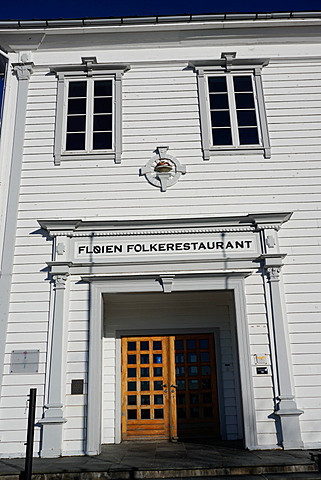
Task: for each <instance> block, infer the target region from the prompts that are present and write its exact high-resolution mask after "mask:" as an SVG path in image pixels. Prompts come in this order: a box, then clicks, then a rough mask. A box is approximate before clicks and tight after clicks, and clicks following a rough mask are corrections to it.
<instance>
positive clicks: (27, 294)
mask: <svg viewBox="0 0 321 480" xmlns="http://www.w3.org/2000/svg"><path fill="white" fill-rule="evenodd" d="M255 48H259V47H254V51H255ZM286 48H287V47H286V46H280V49H281V50H282V51H284V52H285V51H286ZM252 50H253V47H251V52H250V51H249V49H248V47H246V46H245V47H243V53H242V55H244V57H246V56H251V57H252V56H253V55H254V53H255V52H253V51H252ZM189 52H190V53H188V52H187V50H186V51H185V53H184V55H186V56H188V55H191V54H192V53H193V55H194V56H195V58H197V57H198V56H199V55H201V56H202V53H200V52H197V54H196V49H195V48H193V49H191V50H189ZM258 52H259V53H258V55H257V56H261V55H262V54H261V52H260V50H258ZM78 53H79V52H77V53H70V54H68V55H69V56H68V58H70V59H73V61H72V62H71V63H77V62H79V55H78ZM102 54H103V52H102ZM51 55H52V58H54V57H55V56H57V53H56V52H52V54H51ZM166 55H167V53H166V52H165V51H164V52H163V53H162V56H163V57H164V59H165V60H166V58H165V57H166ZM177 55H178V54H177ZM182 55H183V54H182ZM184 55H183V56H184ZM193 55H192V56H191V57H190V58H194V57H193ZM203 55H204V56H205V58H206V55H212V54H209V53H206V52H205V50H204V54H203ZM107 56H108V55H107ZM128 56H129V55H128V53H127V52H126V51H124V50H122V49H120V51H119V61H128ZM254 56H255V55H254ZM50 58H51V57H50V55H49V58H48V62H50V61H51V60H50ZM66 58H67V55H66ZM135 58H136V59H138V60H139V62H146V64H142V63H139V64H137V65H135V62H132V68H131V70H130V71H128V72H126V73H125V74H124V76H123V117H122V126H123V156H122V164H121V165H115V164H114V163H113V161H111V160H107V159H106V160H97V161H96V160H81V159H78V160H73V161H67V160H62V164H61V165H60V166H59V167H56V166H54V163H53V145H54V128H55V115H56V111H55V109H56V93H57V80H56V78H55V76H54V75H48V69H44V70H42V71H41V70H37V69H35V72H34V73H33V74H32V76H31V80H30V86H29V96H28V104H27V118H26V133H25V142H24V158H23V169H22V179H21V190H20V203H19V212H18V230H17V237H16V249H15V263H14V275H13V285H12V293H11V302H12V303H11V307H10V317H9V327H8V345H7V350H6V352H7V353H6V364H5V368H6V372H5V373H6V374H5V376H4V383H3V385H4V387H3V390H2V392H3V395H4V397H3V398H4V400H3V402H2V403H1V407H3V408H4V409H5V411H6V412H8V414H9V417H8V418H11V419H14V421H15V422H17V423H14V425H13V428H11V427H12V426H10V428H11V429H12V430H13V431H14V432H15V431H17V432H18V433H17V435H15V434H13V433H12V434H11V436H10V439H9V440H8V441H9V442H13V443H14V442H18V441H22V440H21V439H22V437H23V435H22V432H24V428H25V427H24V426H22V425H21V423H22V420H24V419H25V413H24V411H23V405H22V403H20V400H21V402H22V401H23V399H24V398H25V395H26V393H25V392H26V391H27V389H26V387H28V386H29V383H30V385H31V386H33V385H37V388H38V389H39V391H38V393H39V392H41V393H40V394H39V403H40V404H43V402H44V397H43V394H44V381H45V379H44V373H45V366H46V357H47V344H46V341H47V339H48V336H49V333H50V332H49V315H48V312H49V310H50V298H51V286H50V283H49V281H48V279H47V272H43V271H42V270H43V269H44V268H45V267H46V265H47V262H48V261H50V260H51V256H52V250H51V248H52V246H51V242H47V241H45V239H44V238H43V237H42V235H41V234H40V233H39V235H37V234H35V232H36V231H37V230H38V229H39V225H38V223H37V222H36V221H35V220H37V219H42V218H86V217H88V218H89V217H91V218H106V219H115V218H117V219H135V218H136V219H140V218H144V219H151V218H162V217H164V211H166V216H167V217H168V218H176V217H194V216H204V217H205V216H226V215H238V214H240V215H244V214H247V213H250V212H272V211H294V212H295V213H294V215H293V217H292V218H291V220H290V221H289V222H288V223H287V224H285V225H284V226H282V229H281V230H280V232H279V238H280V245H281V251H284V252H285V253H287V257H286V258H285V259H284V268H283V269H282V281H283V283H284V294H285V300H286V313H287V318H288V323H289V332H290V333H289V335H290V342H291V355H292V357H291V358H292V362H293V372H294V385H295V393H296V396H297V398H298V406H299V408H303V409H305V410H306V413H305V414H304V415H302V417H301V419H300V421H301V424H302V431H303V435H304V438H305V441H306V442H311V441H315V442H320V441H321V426H320V424H319V422H318V421H317V419H318V418H319V417H320V411H321V404H320V401H319V400H318V398H319V396H321V391H320V383H321V382H320V375H319V371H320V366H321V355H320V353H319V348H320V347H319V345H320V340H321V337H320V335H321V330H320V328H321V327H320V322H319V312H320V310H321V305H320V303H321V296H320V280H321V266H320V265H321V255H320V240H319V234H318V233H319V228H320V222H321V212H320V210H319V209H318V203H319V202H320V197H321V196H320V187H319V185H320V176H321V168H320V153H321V137H320V135H319V131H320V126H321V115H320V106H321V87H320V80H321V64H318V63H313V64H312V63H311V64H307V63H304V64H301V65H299V64H298V62H296V61H293V64H287V65H281V64H279V63H278V64H277V65H276V64H273V61H271V63H270V64H269V66H267V67H265V68H264V69H263V86H264V97H265V103H266V111H267V119H268V125H269V131H270V139H271V145H272V157H271V159H264V158H263V157H262V156H261V155H233V154H231V155H230V156H222V155H221V156H220V155H219V154H217V155H215V156H213V157H212V158H211V160H210V161H209V162H204V161H203V159H202V152H201V136H200V134H201V132H200V115H199V106H198V92H197V83H196V75H195V73H194V72H193V70H192V69H186V66H187V62H181V61H180V62H179V63H177V64H175V65H173V64H172V63H169V62H168V63H167V64H166V63H165V64H164V63H163V64H160V65H157V64H153V65H150V64H148V60H149V57H148V52H147V51H146V52H144V51H143V50H141V51H137V52H135V55H134V59H135ZM126 59H127V60H126ZM46 61H47V60H46ZM55 61H56V62H57V58H56V59H55ZM100 61H101V60H100ZM161 144H165V145H169V147H170V150H169V153H170V154H172V155H174V156H176V157H177V158H178V159H179V160H180V162H181V163H183V164H184V165H186V166H187V174H186V175H185V176H182V177H181V179H180V181H179V182H178V183H177V184H176V185H175V186H173V187H171V188H170V189H168V191H167V192H166V194H164V193H161V192H160V191H159V190H158V189H155V188H154V187H152V186H150V185H149V184H148V183H147V182H146V180H145V178H144V177H140V176H139V168H141V167H142V166H143V165H144V164H145V163H146V162H147V161H148V160H149V158H150V157H151V156H152V155H153V152H154V150H155V148H156V147H157V146H158V145H161ZM31 233H32V235H31ZM79 280H80V279H79V278H78V277H73V278H70V279H69V280H68V282H69V284H70V292H69V293H68V295H69V308H68V315H67V316H68V335H67V337H66V342H67V343H66V345H67V355H66V371H65V377H64V378H65V382H66V395H65V404H66V408H65V414H66V416H67V417H68V422H67V423H66V425H65V427H64V451H65V452H67V454H68V452H81V451H82V448H83V441H84V438H85V425H84V420H83V415H84V411H85V408H86V402H87V396H86V393H87V390H86V389H87V372H88V296H89V294H88V285H84V284H77V281H79ZM245 285H246V302H247V315H248V325H249V339H250V351H251V355H252V367H253V370H252V372H253V375H252V380H253V386H254V398H255V405H256V409H257V411H256V415H257V429H258V438H259V445H262V446H264V445H276V442H277V439H276V434H275V425H274V420H273V419H271V418H268V416H269V415H271V413H272V412H273V401H272V400H271V399H272V398H274V397H275V394H276V392H275V391H274V387H273V383H272V376H271V375H270V374H269V375H268V376H263V377H262V376H258V375H256V373H255V367H254V363H253V362H254V360H253V355H254V354H258V353H259V354H261V353H263V354H266V355H267V356H268V357H269V356H270V355H272V353H271V352H270V347H269V342H270V339H269V326H268V318H267V312H266V307H265V296H264V288H263V287H264V286H263V282H262V278H261V276H260V275H255V274H253V275H252V276H250V277H248V278H247V279H246V281H245ZM216 301H217V304H216V305H215V306H214V307H213V308H214V313H215V316H216V318H215V321H214V322H213V318H211V319H210V318H209V312H208V311H206V312H203V313H202V314H201V316H200V323H201V324H202V325H204V326H205V327H206V326H211V327H213V325H214V326H216V327H217V328H219V329H220V348H221V352H220V358H221V362H222V363H230V362H231V363H232V362H233V359H234V356H233V355H235V351H234V350H233V349H234V346H233V341H232V332H233V331H234V329H235V327H234V323H233V321H232V317H233V315H232V314H231V312H230V310H229V309H230V305H229V304H228V302H227V300H226V301H225V304H224V302H223V304H220V303H219V301H218V299H217V298H216ZM133 303H134V302H133ZM157 308H159V306H158V305H157ZM180 308H181V311H180V315H184V322H185V323H184V324H185V325H186V326H190V327H192V326H193V325H194V322H195V318H193V317H192V315H191V312H190V309H191V306H190V305H189V304H188V302H187V305H186V306H184V305H183V304H180ZM207 308H209V307H207ZM151 309H155V305H153V304H149V305H148V306H146V308H145V307H141V306H140V307H139V306H138V305H136V304H123V305H117V319H116V318H112V319H110V317H109V316H108V315H109V311H108V300H107V307H106V324H105V330H106V331H105V335H106V336H105V337H104V338H103V365H104V367H103V385H104V386H103V396H104V402H103V441H104V442H106V443H110V442H113V441H114V437H115V429H116V424H115V414H114V412H115V406H116V391H115V384H116V381H117V379H116V341H115V339H113V338H109V337H108V334H110V333H113V334H114V332H115V330H117V328H119V327H120V325H121V326H122V328H124V329H126V328H127V329H130V328H133V326H134V325H136V326H137V325H140V326H141V328H144V327H146V326H149V325H150V318H149V315H150V311H151ZM129 313H131V315H132V317H131V320H129V319H128V314H129ZM164 313H166V310H165V309H164V308H160V309H159V311H158V312H157V315H156V317H157V318H159V319H160V318H161V316H162V315H164ZM171 321H172V319H169V318H168V319H166V321H165V322H164V328H166V326H169V325H170V322H171ZM175 322H176V323H175V325H177V328H179V327H180V326H181V324H180V320H179V319H178V318H176V319H175ZM29 346H30V348H39V349H40V352H41V354H40V358H41V361H40V372H41V373H40V374H39V375H36V376H29V377H28V378H27V379H26V381H25V385H24V387H23V388H22V387H21V386H19V382H20V381H21V378H20V377H18V376H12V375H10V374H9V366H10V354H11V350H12V349H20V348H27V347H29ZM268 361H269V363H268V367H269V368H270V366H271V364H270V357H269V359H268ZM235 374H236V372H235V371H233V372H223V373H222V381H223V390H224V408H225V414H226V429H227V433H228V435H229V438H231V439H232V438H237V434H238V433H239V432H238V425H237V415H236V404H237V400H236V386H235ZM73 378H84V379H85V395H83V396H77V395H71V394H70V385H71V380H72V379H73ZM24 380H25V379H24ZM33 382H34V383H33ZM13 394H15V395H17V398H18V399H19V400H17V401H16V402H15V403H14V404H10V403H9V404H8V399H9V398H10V395H13ZM311 399H313V401H312V400H311ZM37 415H38V418H39V417H40V415H41V412H40V410H39V409H38V410H37ZM19 421H20V426H18V424H19ZM1 422H4V423H1ZM5 422H6V420H3V421H2V420H1V421H0V435H1V431H2V430H4V429H5V428H7V424H6V423H5ZM312 432H314V433H313V436H311V437H310V435H311V433H312ZM23 440H24V439H23ZM37 441H38V440H37ZM6 448H7V447H5V450H4V452H6V451H8V452H9V453H10V452H12V449H11V450H6ZM8 448H9V447H8ZM19 448H20V449H21V450H19V452H20V451H21V452H22V447H19ZM69 454H70V453H69Z"/></svg>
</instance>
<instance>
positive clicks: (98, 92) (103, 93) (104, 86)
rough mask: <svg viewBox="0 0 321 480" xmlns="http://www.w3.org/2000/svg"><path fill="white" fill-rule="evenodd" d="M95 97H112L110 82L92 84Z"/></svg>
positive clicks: (98, 81) (97, 81)
mask: <svg viewBox="0 0 321 480" xmlns="http://www.w3.org/2000/svg"><path fill="white" fill-rule="evenodd" d="M94 95H95V97H110V96H111V95H112V81H111V80H96V81H95V83H94Z"/></svg>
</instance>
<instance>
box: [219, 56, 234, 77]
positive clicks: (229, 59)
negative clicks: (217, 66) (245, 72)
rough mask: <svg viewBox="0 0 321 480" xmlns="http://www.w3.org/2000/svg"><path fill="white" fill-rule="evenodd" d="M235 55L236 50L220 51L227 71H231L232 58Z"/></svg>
mask: <svg viewBox="0 0 321 480" xmlns="http://www.w3.org/2000/svg"><path fill="white" fill-rule="evenodd" d="M235 57H236V52H222V53H221V58H223V60H225V70H226V71H227V72H230V71H231V68H232V65H233V59H234V58H235Z"/></svg>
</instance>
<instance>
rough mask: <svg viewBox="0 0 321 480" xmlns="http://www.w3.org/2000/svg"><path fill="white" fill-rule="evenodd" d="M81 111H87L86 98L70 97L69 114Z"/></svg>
mask: <svg viewBox="0 0 321 480" xmlns="http://www.w3.org/2000/svg"><path fill="white" fill-rule="evenodd" d="M80 113H86V99H85V98H70V99H69V100H68V115H77V114H80Z"/></svg>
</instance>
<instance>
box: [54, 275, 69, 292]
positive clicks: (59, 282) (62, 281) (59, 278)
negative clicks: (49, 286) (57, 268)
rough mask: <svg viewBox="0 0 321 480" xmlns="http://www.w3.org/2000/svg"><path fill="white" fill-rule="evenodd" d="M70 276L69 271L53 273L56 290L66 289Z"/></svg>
mask: <svg viewBox="0 0 321 480" xmlns="http://www.w3.org/2000/svg"><path fill="white" fill-rule="evenodd" d="M68 276H69V273H55V274H53V275H52V278H53V280H54V282H55V288H56V290H64V289H65V288H66V281H67V278H68Z"/></svg>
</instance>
